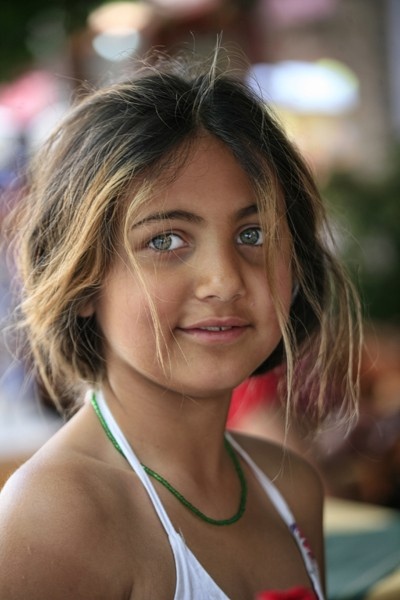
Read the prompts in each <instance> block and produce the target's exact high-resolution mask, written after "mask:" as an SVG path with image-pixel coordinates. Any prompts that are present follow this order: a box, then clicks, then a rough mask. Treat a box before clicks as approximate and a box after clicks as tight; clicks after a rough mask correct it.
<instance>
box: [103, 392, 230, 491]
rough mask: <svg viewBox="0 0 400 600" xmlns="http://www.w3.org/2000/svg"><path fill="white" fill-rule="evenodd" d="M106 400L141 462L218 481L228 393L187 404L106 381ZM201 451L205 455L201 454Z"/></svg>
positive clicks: (176, 396)
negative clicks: (214, 478)
mask: <svg viewBox="0 0 400 600" xmlns="http://www.w3.org/2000/svg"><path fill="white" fill-rule="evenodd" d="M102 391H103V394H104V397H105V400H106V402H107V404H108V406H109V407H110V409H111V411H112V413H113V415H114V417H115V419H116V420H117V421H118V423H119V424H120V426H121V428H122V429H123V431H124V434H125V436H126V438H127V440H128V441H129V443H131V445H132V447H133V448H134V449H135V451H136V453H137V454H138V455H139V456H140V458H141V460H142V461H143V462H144V463H146V464H149V465H153V467H154V468H159V469H161V470H165V469H169V466H170V465H174V466H175V470H182V471H183V472H192V473H193V472H195V473H196V476H197V477H198V478H199V479H201V478H203V477H204V478H210V477H212V478H213V477H218V476H220V472H221V469H222V468H224V466H226V463H227V461H226V458H227V457H226V452H225V451H224V431H225V424H226V418H227V413H228V409H229V402H230V393H229V392H225V393H222V394H219V395H215V396H212V397H205V398H189V397H187V396H183V395H181V394H177V393H174V392H171V391H170V390H165V389H160V388H158V389H156V390H150V389H148V388H147V389H146V390H142V389H140V388H138V387H136V388H135V392H134V393H132V391H128V390H125V389H124V388H123V387H122V386H120V385H113V384H112V382H110V381H107V382H105V383H104V385H103V386H102ZM205 448H206V449H207V452H205Z"/></svg>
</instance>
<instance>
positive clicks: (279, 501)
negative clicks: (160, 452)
mask: <svg viewBox="0 0 400 600" xmlns="http://www.w3.org/2000/svg"><path fill="white" fill-rule="evenodd" d="M96 400H97V403H98V406H99V408H100V411H101V413H102V415H103V418H104V420H105V422H106V424H107V426H108V428H109V430H110V431H111V433H112V435H113V436H114V438H115V440H116V441H117V442H118V444H119V446H120V448H121V450H122V452H123V453H124V455H125V458H126V459H127V461H128V462H129V464H130V465H131V467H132V469H133V470H134V471H135V473H136V475H137V476H138V477H139V479H140V481H141V482H142V484H143V486H144V488H145V489H146V492H147V494H148V495H149V498H150V500H151V502H152V504H153V506H154V509H155V511H156V513H157V515H158V518H159V519H160V521H161V524H162V526H163V527H164V529H165V531H166V533H167V535H168V539H169V543H170V545H171V549H172V552H173V556H174V560H175V569H176V587H175V595H174V600H229V598H228V596H227V595H226V594H225V593H224V592H223V591H222V590H221V588H220V587H219V586H218V585H217V584H216V583H215V581H214V580H213V579H212V578H211V576H210V575H209V574H208V573H207V571H206V570H205V569H204V568H203V567H202V565H201V564H200V563H199V561H198V560H197V558H196V557H195V555H194V554H193V553H192V552H191V550H190V549H189V548H188V547H187V546H186V544H185V542H184V540H183V538H182V536H181V535H180V534H179V533H178V532H177V531H176V530H175V528H174V526H173V525H172V523H171V521H170V519H169V517H168V515H167V513H166V511H165V509H164V506H163V504H162V503H161V500H160V498H159V496H158V494H157V492H156V490H155V488H154V486H153V484H152V482H151V480H150V478H149V476H148V475H147V473H146V472H145V471H144V469H143V467H142V465H141V463H140V461H139V459H138V458H137V457H136V455H135V453H134V451H133V450H132V448H131V446H130V445H129V443H128V441H127V440H126V438H125V436H124V434H123V433H122V431H121V429H120V427H119V425H118V424H117V422H116V420H115V419H114V417H113V415H112V413H111V411H110V409H109V408H108V406H107V404H106V401H105V399H104V397H103V395H102V394H101V393H100V392H96ZM226 437H227V439H228V440H229V442H230V444H232V446H233V448H234V449H235V450H236V451H237V452H238V453H239V454H240V456H241V457H242V458H243V460H244V461H245V462H246V463H247V464H248V465H249V467H250V468H251V469H252V471H253V472H254V474H255V476H256V478H257V479H258V481H259V483H260V485H261V487H262V488H263V489H264V490H265V492H266V494H267V495H268V497H269V498H270V500H271V502H272V504H273V505H274V506H275V508H276V510H277V511H278V513H279V514H280V516H281V517H282V519H283V521H284V522H285V523H286V525H287V526H288V529H289V531H290V533H291V534H292V536H293V538H294V540H295V541H296V543H297V546H298V548H299V551H300V553H301V555H302V557H303V560H304V564H305V567H306V570H307V572H308V575H309V577H310V580H311V583H312V586H313V589H314V591H315V594H316V596H317V598H318V600H324V594H323V591H322V586H321V582H320V577H319V573H318V566H317V563H316V561H315V559H314V557H313V555H312V553H311V552H310V549H309V546H308V544H307V541H306V540H305V538H304V537H303V536H302V535H301V533H300V531H299V528H298V526H297V524H296V522H295V520H294V517H293V515H292V513H291V511H290V509H289V507H288V505H287V503H286V501H285V500H284V498H283V497H282V495H281V493H280V492H279V490H278V489H277V488H276V487H275V485H274V484H273V483H272V481H271V480H270V479H268V477H267V476H266V475H265V473H264V472H263V471H261V469H259V467H258V466H257V465H256V464H255V462H254V461H253V460H252V459H251V458H250V456H249V455H248V454H247V452H245V451H244V450H243V449H242V448H241V447H240V446H239V444H238V443H237V442H236V441H235V440H234V439H233V438H232V436H231V435H230V434H229V433H228V432H227V433H226Z"/></svg>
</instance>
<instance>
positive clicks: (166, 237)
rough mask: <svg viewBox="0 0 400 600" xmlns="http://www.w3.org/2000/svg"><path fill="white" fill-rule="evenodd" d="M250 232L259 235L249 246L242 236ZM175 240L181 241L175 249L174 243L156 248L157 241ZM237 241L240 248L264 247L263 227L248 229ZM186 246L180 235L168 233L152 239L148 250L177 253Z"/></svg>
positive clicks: (242, 232)
mask: <svg viewBox="0 0 400 600" xmlns="http://www.w3.org/2000/svg"><path fill="white" fill-rule="evenodd" d="M249 232H251V234H253V233H254V232H256V233H257V239H256V243H254V244H253V243H250V244H247V243H246V242H244V241H243V238H242V236H243V235H244V234H249ZM173 238H177V239H178V240H180V243H178V245H177V246H175V247H171V246H172V245H173V242H172V243H171V244H170V245H169V246H168V247H166V248H160V247H159V248H157V247H156V246H155V242H156V240H162V241H164V242H165V241H167V243H168V241H170V242H171V240H172V239H173ZM236 241H237V243H238V244H239V245H240V246H256V247H259V246H262V244H263V243H264V235H263V231H262V229H261V227H258V226H253V227H246V228H245V229H243V230H242V231H241V232H240V233H239V235H238V236H237V238H236ZM184 245H185V242H184V240H183V239H182V237H181V236H180V235H178V234H177V233H173V232H172V231H171V232H167V233H161V234H159V235H156V236H154V237H153V238H151V240H150V241H149V242H148V244H147V246H148V248H150V249H151V250H154V251H155V252H160V253H164V252H175V251H176V250H179V249H180V248H182V247H184Z"/></svg>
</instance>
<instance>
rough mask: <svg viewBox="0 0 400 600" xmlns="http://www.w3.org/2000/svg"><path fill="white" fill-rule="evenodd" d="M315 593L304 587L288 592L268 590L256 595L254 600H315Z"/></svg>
mask: <svg viewBox="0 0 400 600" xmlns="http://www.w3.org/2000/svg"><path fill="white" fill-rule="evenodd" d="M316 598H317V597H316V595H315V593H314V592H313V591H312V590H310V589H308V588H305V587H294V588H291V589H290V590H269V591H266V592H259V593H258V594H256V597H255V599H254V600H316Z"/></svg>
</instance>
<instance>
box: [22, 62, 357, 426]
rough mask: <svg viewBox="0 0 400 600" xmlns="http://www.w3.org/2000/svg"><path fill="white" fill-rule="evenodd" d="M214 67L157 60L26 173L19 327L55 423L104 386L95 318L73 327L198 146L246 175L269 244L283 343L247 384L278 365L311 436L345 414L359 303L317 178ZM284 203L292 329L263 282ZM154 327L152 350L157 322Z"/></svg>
mask: <svg viewBox="0 0 400 600" xmlns="http://www.w3.org/2000/svg"><path fill="white" fill-rule="evenodd" d="M217 62H218V61H217V60H216V59H215V55H214V56H213V59H212V60H211V64H210V62H208V63H207V64H205V63H204V61H203V60H202V61H201V62H199V63H196V61H194V60H193V57H190V59H189V60H184V59H177V58H175V59H169V60H168V59H165V58H164V59H163V60H161V61H159V62H158V63H157V64H155V63H153V64H152V65H150V66H147V67H145V68H143V69H141V70H135V72H134V75H133V76H132V77H130V78H126V79H125V80H121V81H118V82H114V83H112V84H110V85H108V86H107V87H104V88H102V89H98V90H94V91H91V92H90V93H87V94H85V95H83V96H82V97H81V98H80V99H79V100H77V101H76V102H75V104H74V105H73V106H71V109H70V111H69V112H68V114H67V115H66V116H65V118H64V119H63V120H62V122H61V123H60V124H59V126H58V127H57V128H56V130H55V131H54V132H53V133H52V135H51V136H50V137H49V139H48V140H47V141H46V143H44V144H43V145H42V147H41V148H40V151H39V153H38V154H37V156H36V157H35V158H34V159H33V161H32V163H31V165H30V170H29V174H28V178H27V185H26V189H25V193H24V197H23V198H22V199H21V201H20V203H19V207H18V213H17V223H18V231H19V234H18V236H17V246H16V247H17V248H18V256H17V259H18V265H19V273H20V276H21V278H22V284H23V285H22V289H23V291H22V299H21V304H20V316H21V324H22V326H23V328H24V330H25V332H26V335H27V340H28V346H29V351H30V353H31V355H32V357H33V362H34V364H35V368H36V370H37V374H38V377H39V378H40V380H41V382H42V385H43V387H44V390H45V391H46V392H47V394H49V396H50V397H51V399H52V400H53V402H54V403H55V405H56V407H57V409H58V410H59V411H60V412H62V411H68V410H70V409H71V407H73V406H75V405H76V404H77V402H78V400H77V399H78V398H79V395H80V394H81V391H82V387H84V386H90V385H97V384H99V383H100V382H101V380H102V378H103V377H104V376H105V373H106V365H105V363H104V359H103V351H102V334H101V331H100V330H99V327H98V324H97V322H96V317H95V315H94V316H91V317H82V316H80V314H82V310H81V309H82V307H83V306H84V305H85V303H87V302H88V301H89V300H90V299H92V298H94V297H95V296H96V294H97V293H98V291H99V290H100V288H101V286H102V283H103V281H104V278H105V276H106V274H107V272H108V270H109V269H110V268H112V264H113V256H115V252H116V247H117V245H118V242H119V240H121V232H122V239H123V240H125V242H126V240H127V231H128V228H129V224H130V223H131V222H132V218H134V216H135V214H136V213H137V211H138V210H139V209H140V207H141V206H143V203H145V202H146V201H147V200H148V198H149V197H150V196H151V191H152V189H154V186H158V185H160V184H161V183H162V180H163V178H164V181H165V175H164V174H165V173H168V174H169V175H168V176H169V177H174V176H176V174H177V173H178V171H179V169H180V168H181V166H182V165H183V164H184V163H185V157H186V156H187V155H188V149H190V146H191V145H192V144H194V143H195V142H196V139H197V138H198V136H199V135H204V134H207V135H210V136H214V137H215V138H217V139H218V140H220V141H221V142H222V143H223V144H224V145H225V146H226V147H227V148H228V149H229V150H230V151H231V152H232V153H233V155H234V156H235V158H236V160H237V161H238V163H239V164H240V165H241V167H242V168H243V169H244V171H245V172H246V173H247V175H248V177H249V180H250V181H251V183H252V185H253V187H254V190H255V195H256V198H257V202H258V205H259V211H260V215H261V221H262V223H264V226H265V231H266V232H268V235H267V243H266V245H265V246H266V247H265V252H266V261H267V265H268V268H267V269H266V277H268V283H269V285H270V289H271V290H272V296H273V300H274V302H275V307H276V310H277V315H278V319H279V322H280V327H281V331H282V339H281V341H280V343H279V345H278V346H277V348H276V349H275V351H274V352H273V353H272V354H271V355H270V356H269V357H267V358H266V360H265V361H264V362H263V364H261V365H260V366H259V367H258V368H257V370H256V371H255V373H254V376H257V375H259V374H261V373H264V372H266V371H268V370H269V369H272V368H273V367H275V366H277V365H280V364H283V365H284V366H285V372H286V386H285V389H286V400H287V406H288V407H289V408H290V407H294V406H296V404H297V401H298V399H299V398H300V399H302V407H303V408H304V406H305V409H306V410H307V413H308V414H311V415H312V417H313V419H314V420H315V421H317V422H318V421H320V420H321V419H322V418H324V417H325V416H326V415H327V414H328V413H329V410H330V409H331V408H332V402H331V400H332V396H335V398H336V399H337V400H338V402H336V403H334V404H335V407H336V409H339V412H340V413H341V415H342V416H344V417H345V418H346V417H348V416H349V415H354V414H355V409H356V404H357V393H358V362H359V333H360V330H359V326H360V319H359V308H358V301H357V297H356V294H355V292H354V290H353V286H352V284H351V282H350V281H349V280H348V279H347V277H346V275H345V273H344V271H343V269H342V267H341V266H340V264H339V262H338V260H337V258H336V252H335V251H334V250H332V243H331V239H330V237H329V227H328V221H327V217H326V214H325V211H324V206H323V202H322V201H321V198H320V195H319V192H318V189H317V186H316V184H315V181H314V178H313V176H312V174H311V172H310V170H309V168H308V166H307V164H306V163H305V161H304V160H303V158H302V157H301V155H300V154H299V152H298V151H297V149H296V147H295V146H294V144H293V143H292V142H291V141H290V140H289V139H288V137H287V136H286V134H285V132H284V131H283V129H282V127H281V126H280V124H279V122H278V121H277V119H276V118H275V116H274V114H273V113H272V111H271V110H270V109H269V108H268V106H266V104H265V103H264V102H263V101H262V100H261V99H260V98H259V97H258V95H257V94H256V93H255V92H254V91H252V90H251V89H250V87H249V86H248V85H246V84H245V83H244V81H243V79H242V77H241V76H235V75H234V74H233V73H231V72H230V70H229V68H225V67H224V68H222V67H219V66H218V65H217ZM132 190H134V191H133V192H132ZM128 191H129V202H128V201H127V197H128ZM282 202H283V207H284V214H285V216H286V219H287V223H288V225H289V229H290V233H291V238H292V268H293V276H294V279H295V281H296V293H295V295H294V299H293V302H292V305H291V309H290V315H289V318H287V316H286V315H285V314H284V311H283V307H281V306H280V300H279V297H277V294H276V291H275V290H276V285H274V269H273V265H274V255H275V254H276V252H278V251H279V250H278V249H277V243H276V235H279V234H278V233H277V232H278V230H279V229H278V223H279V218H281V217H282ZM126 245H127V247H128V244H126ZM128 250H129V248H128ZM130 256H131V260H132V265H133V267H134V272H135V273H136V275H137V277H138V279H139V281H140V280H141V277H140V270H138V268H136V267H135V257H134V256H133V255H132V252H131V253H130ZM149 301H151V298H149ZM152 317H153V322H154V331H155V335H156V337H157V344H158V347H159V348H161V347H162V342H163V341H162V339H160V334H159V333H158V332H159V327H157V314H156V313H155V311H154V308H153V313H152ZM161 354H162V352H161V350H159V355H160V357H161ZM160 360H161V358H160ZM305 398H306V401H305V402H304V399H305Z"/></svg>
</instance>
